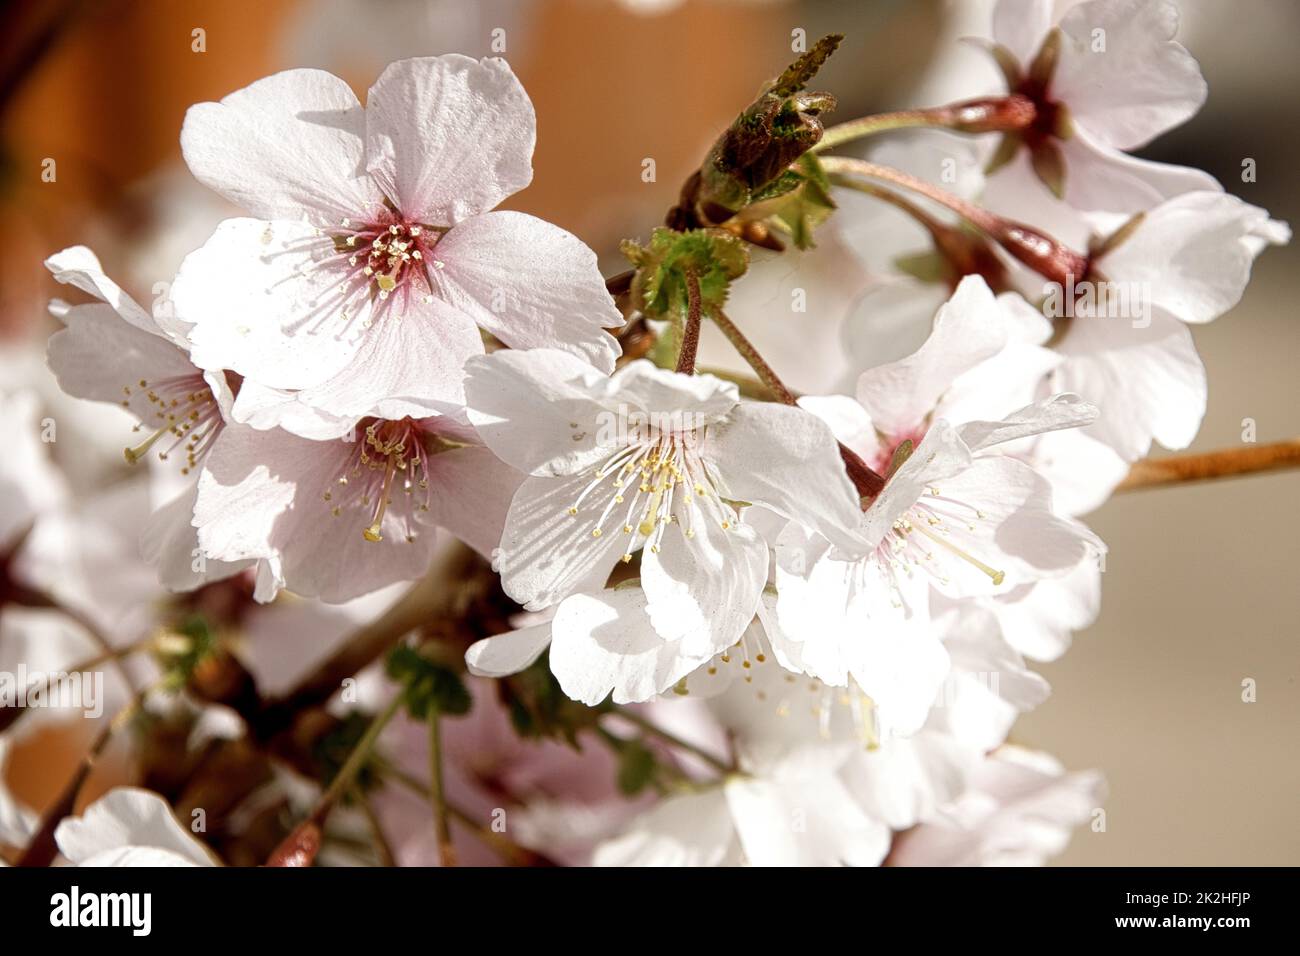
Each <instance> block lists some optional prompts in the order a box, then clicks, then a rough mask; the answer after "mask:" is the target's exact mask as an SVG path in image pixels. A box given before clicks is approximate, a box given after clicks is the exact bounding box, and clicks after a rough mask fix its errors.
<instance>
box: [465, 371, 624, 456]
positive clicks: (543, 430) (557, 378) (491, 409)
mask: <svg viewBox="0 0 1300 956" xmlns="http://www.w3.org/2000/svg"><path fill="white" fill-rule="evenodd" d="M605 381H606V380H605V377H604V376H603V375H601V374H600V373H599V372H598V371H596V369H594V368H592V367H591V366H590V365H588V364H587V363H586V362H584V361H582V360H580V359H578V358H575V357H574V356H572V355H570V354H568V353H567V352H560V351H557V350H555V349H529V350H527V351H516V350H514V349H506V350H501V351H498V352H494V353H492V354H491V355H485V356H482V357H476V358H471V359H470V360H469V361H467V362H466V363H465V400H466V404H467V405H468V413H469V419H470V421H471V422H472V423H473V424H474V427H475V429H476V430H477V431H478V433H479V436H480V437H481V438H482V439H483V442H484V443H485V444H486V445H487V446H488V447H489V448H491V449H492V450H493V451H494V452H496V454H497V455H498V456H499V457H500V458H502V459H503V460H505V461H507V462H509V463H510V464H512V465H514V466H515V467H516V468H518V469H519V470H520V471H523V472H526V473H529V474H534V475H571V474H574V473H576V472H579V471H583V470H585V469H587V468H590V467H591V466H593V465H595V464H597V463H598V462H600V461H602V460H603V459H604V458H605V457H608V455H609V454H610V453H611V452H612V446H611V445H610V444H609V442H608V441H601V440H600V439H601V438H602V437H603V436H602V435H601V429H600V424H601V421H602V416H603V415H604V414H605V410H604V407H603V406H602V405H601V404H600V402H599V401H598V400H597V398H596V396H597V395H598V394H599V393H600V392H601V391H602V390H603V389H604V387H605Z"/></svg>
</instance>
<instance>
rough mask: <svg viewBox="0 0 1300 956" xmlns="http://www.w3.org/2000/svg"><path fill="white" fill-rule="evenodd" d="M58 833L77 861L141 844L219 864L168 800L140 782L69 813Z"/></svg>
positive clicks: (63, 846) (68, 854) (65, 850)
mask: <svg viewBox="0 0 1300 956" xmlns="http://www.w3.org/2000/svg"><path fill="white" fill-rule="evenodd" d="M54 839H55V842H57V843H58V845H59V851H60V852H61V853H62V854H63V855H64V856H66V857H67V858H68V859H69V860H71V861H72V862H73V863H77V864H85V863H86V862H87V861H88V860H90V859H91V858H92V857H94V856H96V855H98V854H103V853H108V852H111V851H114V850H127V849H129V848H139V849H152V850H160V851H165V852H169V853H174V854H176V855H178V856H179V857H181V858H182V859H183V860H184V861H185V862H186V864H188V865H191V866H214V865H215V861H214V860H213V858H212V856H211V854H209V853H208V851H207V850H206V849H204V847H203V845H202V844H200V843H199V842H198V841H197V840H195V839H194V837H192V836H190V834H189V833H187V832H186V831H185V829H184V828H183V827H182V826H181V825H180V824H179V823H178V822H177V821H176V817H175V816H174V815H173V814H172V810H171V807H170V806H168V804H167V802H166V801H165V800H163V799H162V798H161V797H159V796H158V795H157V794H156V793H151V792H150V791H148V790H141V789H139V788H138V787H115V788H114V789H112V790H110V791H109V792H108V793H106V794H105V795H104V796H102V797H100V798H99V799H98V800H96V801H95V802H94V803H92V804H91V805H90V806H88V807H87V808H86V810H85V812H84V813H82V815H81V816H80V817H67V818H66V819H64V820H63V822H62V823H60V824H59V826H58V829H56V830H55V831H54ZM100 865H104V864H102V863H101V864H100ZM119 865H120V864H119Z"/></svg>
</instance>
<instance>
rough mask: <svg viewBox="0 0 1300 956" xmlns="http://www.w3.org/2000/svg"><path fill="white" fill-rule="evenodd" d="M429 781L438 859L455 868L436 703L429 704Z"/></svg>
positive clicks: (440, 731)
mask: <svg viewBox="0 0 1300 956" xmlns="http://www.w3.org/2000/svg"><path fill="white" fill-rule="evenodd" d="M429 779H430V781H431V782H430V785H429V803H430V804H431V805H432V806H433V830H434V834H435V835H436V836H437V838H438V859H439V860H440V861H441V863H442V865H443V866H455V865H456V848H455V847H454V846H452V842H451V824H450V822H449V821H448V819H447V795H446V792H445V790H444V789H443V781H442V729H441V721H440V720H439V714H438V705H437V703H435V702H431V703H430V704H429Z"/></svg>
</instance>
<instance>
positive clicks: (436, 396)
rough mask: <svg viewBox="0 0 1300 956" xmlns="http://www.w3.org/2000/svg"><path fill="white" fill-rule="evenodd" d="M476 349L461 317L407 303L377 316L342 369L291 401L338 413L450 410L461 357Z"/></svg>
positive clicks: (457, 404) (460, 393)
mask: <svg viewBox="0 0 1300 956" xmlns="http://www.w3.org/2000/svg"><path fill="white" fill-rule="evenodd" d="M482 354H483V340H482V338H480V337H479V334H478V330H477V329H476V328H474V326H473V324H472V323H470V322H469V321H468V320H467V319H466V318H465V316H464V315H462V314H461V313H459V312H457V311H456V310H455V309H452V308H449V307H448V306H447V305H445V304H444V303H442V302H439V301H438V300H437V299H434V300H433V301H432V302H418V303H417V302H412V303H411V304H410V305H409V306H408V307H407V308H406V309H405V311H404V312H398V311H395V310H394V311H392V312H389V313H383V314H380V315H379V316H377V317H376V319H375V321H374V324H373V325H372V326H371V327H370V328H369V329H368V330H366V332H365V336H364V338H363V339H362V341H361V343H360V345H359V347H358V348H357V351H356V354H355V355H353V356H352V360H351V361H350V362H349V363H348V364H347V366H346V367H344V368H343V369H341V370H339V371H338V372H337V373H335V374H334V375H333V376H332V377H330V378H329V379H328V380H327V381H325V382H322V383H320V384H319V385H316V386H313V387H311V388H306V389H303V391H302V393H301V394H300V395H299V400H300V401H302V402H304V403H305V404H307V405H310V406H312V407H314V408H318V409H320V410H321V411H323V412H325V413H326V414H328V415H332V416H335V417H338V418H349V417H360V416H364V415H374V416H377V417H379V418H387V419H389V420H392V421H397V420H399V419H402V418H406V417H408V416H409V417H411V418H426V417H428V416H430V415H446V414H458V413H460V411H461V409H462V408H463V406H464V403H465V388H464V379H465V371H464V369H465V362H466V360H468V359H469V358H471V357H472V356H476V355H482Z"/></svg>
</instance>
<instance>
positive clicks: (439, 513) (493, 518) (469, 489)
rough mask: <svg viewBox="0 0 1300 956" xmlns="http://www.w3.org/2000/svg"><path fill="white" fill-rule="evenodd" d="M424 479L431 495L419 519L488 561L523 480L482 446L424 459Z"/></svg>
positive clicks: (447, 452) (449, 451)
mask: <svg viewBox="0 0 1300 956" xmlns="http://www.w3.org/2000/svg"><path fill="white" fill-rule="evenodd" d="M425 478H426V479H427V480H428V482H429V485H430V486H431V487H432V488H433V494H432V495H431V496H430V498H429V510H428V512H427V513H425V514H423V515H417V517H418V518H419V520H420V521H421V522H422V523H426V524H434V525H437V526H438V527H439V528H445V529H446V530H447V531H450V532H451V533H452V534H453V535H455V536H456V537H457V538H459V539H460V540H461V541H463V542H465V543H466V544H467V545H469V546H470V547H471V548H473V549H474V550H475V551H477V552H478V553H479V554H481V555H483V556H484V557H485V558H491V557H492V552H493V551H494V550H496V548H497V546H498V545H499V544H500V543H501V532H502V530H503V529H504V527H505V523H506V513H507V512H508V511H509V509H510V502H511V500H512V499H513V498H514V495H515V492H516V491H518V490H519V485H520V484H521V483H522V482H523V478H524V476H523V475H521V474H520V473H519V472H517V471H515V470H514V469H513V468H511V467H510V466H509V465H507V464H506V463H505V462H503V461H502V460H501V459H499V458H498V457H497V456H496V455H494V454H492V452H490V451H488V450H487V449H486V448H482V447H473V446H471V447H468V448H452V449H450V450H448V451H444V452H440V453H438V454H436V455H430V456H429V459H428V474H427V475H426V476H425Z"/></svg>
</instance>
